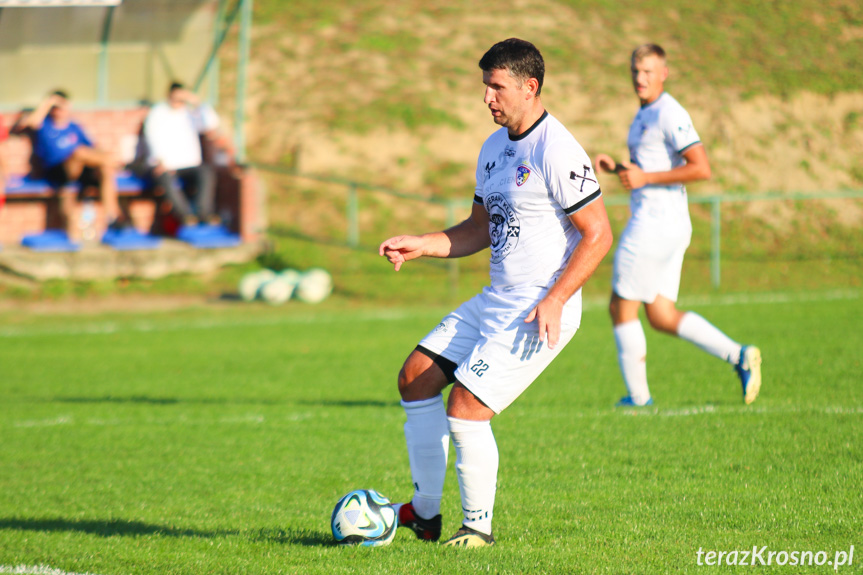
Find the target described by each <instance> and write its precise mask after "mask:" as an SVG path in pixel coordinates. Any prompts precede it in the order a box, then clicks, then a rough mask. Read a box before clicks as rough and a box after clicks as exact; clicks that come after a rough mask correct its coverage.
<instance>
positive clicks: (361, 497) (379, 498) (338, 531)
mask: <svg viewBox="0 0 863 575" xmlns="http://www.w3.org/2000/svg"><path fill="white" fill-rule="evenodd" d="M330 527H331V528H332V530H333V537H335V539H336V541H337V542H339V543H341V544H343V545H363V546H365V547H378V546H380V545H389V544H390V543H391V542H392V540H393V538H394V537H395V535H396V527H398V519H397V517H396V511H395V509H394V508H393V506H392V505H391V504H390V501H389V499H387V498H386V497H384V496H383V495H381V494H380V493H378V492H377V491H375V490H374V489H355V490H354V491H351V492H350V493H348V494H347V495H345V496H344V497H342V498H341V499H339V502H338V503H336V507H335V509H333V515H332V517H331V518H330Z"/></svg>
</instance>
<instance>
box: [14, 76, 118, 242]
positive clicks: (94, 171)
mask: <svg viewBox="0 0 863 575" xmlns="http://www.w3.org/2000/svg"><path fill="white" fill-rule="evenodd" d="M28 129H29V130H32V132H33V141H34V150H33V152H34V155H35V156H36V158H37V159H38V160H39V163H40V165H41V170H42V174H41V176H42V177H43V178H44V179H46V180H47V181H48V183H49V184H51V186H52V187H53V188H55V189H58V190H59V189H61V188H63V186H66V185H67V184H69V183H73V182H78V183H80V185H81V187H80V194H81V195H83V194H85V193H87V192H88V191H89V190H90V189H91V188H94V187H98V190H99V194H100V197H101V202H102V206H103V208H104V210H105V215H106V217H107V220H108V222H109V226H110V227H117V226H122V225H125V224H124V220H125V218H124V217H123V214H122V212H121V210H120V205H119V202H118V200H117V182H116V174H117V168H118V165H117V161H116V160H115V159H114V157H113V155H112V154H111V153H110V152H107V151H104V150H100V149H97V148H96V147H95V146H94V144H93V142H92V141H91V140H90V138H88V137H87V134H85V133H84V130H83V129H82V128H81V126H80V125H79V124H77V123H76V122H74V121H73V120H72V119H71V112H70V105H69V97H68V96H67V95H66V93H65V92H63V91H61V90H57V91H56V92H54V93H52V94H50V95H49V96H48V97H47V98H45V99H44V100H43V101H42V102H41V103H40V104H39V105H38V106H37V107H36V109H35V110H33V112H31V113H30V114H29V115H27V116H26V118H24V119H23V120H22V121H21V126H20V127H19V130H20V131H25V130H28ZM63 211H64V212H65V214H64V215H65V217H66V223H67V225H66V227H67V231H69V235H70V236H72V235H73V233H74V228H75V226H73V225H71V224H72V219H73V218H71V217H70V213H71V210H70V207H69V206H68V205H67V206H65V207H64V210H63Z"/></svg>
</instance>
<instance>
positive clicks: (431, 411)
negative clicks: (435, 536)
mask: <svg viewBox="0 0 863 575" xmlns="http://www.w3.org/2000/svg"><path fill="white" fill-rule="evenodd" d="M402 407H404V409H405V414H406V415H407V418H408V420H407V422H406V423H405V440H406V442H407V446H408V459H409V461H410V466H411V478H412V479H413V482H414V495H413V499H411V503H413V506H414V511H415V512H416V514H417V515H419V516H420V517H422V518H423V519H431V518H432V517H434V516H435V515H437V514H438V513H440V501H441V498H442V497H443V481H444V477H445V476H446V460H447V454H448V453H449V426H448V425H447V421H446V409H445V408H444V405H443V395H437V396H435V397H433V398H431V399H423V400H420V401H402Z"/></svg>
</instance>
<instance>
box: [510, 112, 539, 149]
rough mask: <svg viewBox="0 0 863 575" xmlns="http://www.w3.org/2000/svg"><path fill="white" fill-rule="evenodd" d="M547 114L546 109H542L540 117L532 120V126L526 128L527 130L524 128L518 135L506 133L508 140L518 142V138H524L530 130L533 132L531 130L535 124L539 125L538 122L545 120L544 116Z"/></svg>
mask: <svg viewBox="0 0 863 575" xmlns="http://www.w3.org/2000/svg"><path fill="white" fill-rule="evenodd" d="M547 116H548V110H543V111H542V116H540V117H539V120H537V121H536V122H534V123H533V126H531V127H530V128H528V129H527V130H525V131H524V132H523V133H521V134H519V135H518V136H513V135H512V134H507V135H508V136H509V141H510V142H518V141H519V140H524V139H525V138H527V137H528V136H529V135H530V133H531V132H533V130H534V129H535V128H536V127H537V126H539V124H540V123H541V122H542V121H543V120H545V119H546V117H547Z"/></svg>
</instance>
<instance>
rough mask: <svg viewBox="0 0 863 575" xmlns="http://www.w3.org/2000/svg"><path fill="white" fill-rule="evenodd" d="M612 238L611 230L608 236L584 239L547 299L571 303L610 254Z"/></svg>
mask: <svg viewBox="0 0 863 575" xmlns="http://www.w3.org/2000/svg"><path fill="white" fill-rule="evenodd" d="M611 243H612V236H611V231H610V230H609V232H608V234H607V235H605V234H603V235H601V236H595V237H592V238H582V239H581V241H580V242H579V244H578V246H577V247H576V248H575V250H574V251H573V252H572V256H571V257H570V259H569V263H568V264H567V266H566V268H565V269H564V270H563V273H562V274H560V277H559V278H558V279H557V281H556V282H555V283H554V285H553V286H552V287H551V289H550V290H549V291H548V295H547V296H546V297H553V298H556V299H558V300H560V301H561V302H562V303H566V302H567V301H569V298H571V297H572V295H573V294H574V293H575V292H577V291H578V290H579V289H581V288H582V287H583V286H584V284H585V283H587V280H588V279H589V278H590V276H592V275H593V273H594V272H595V271H596V268H598V267H599V263H600V262H601V261H602V258H604V257H605V255H606V254H607V253H608V250H609V249H610V248H611Z"/></svg>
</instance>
